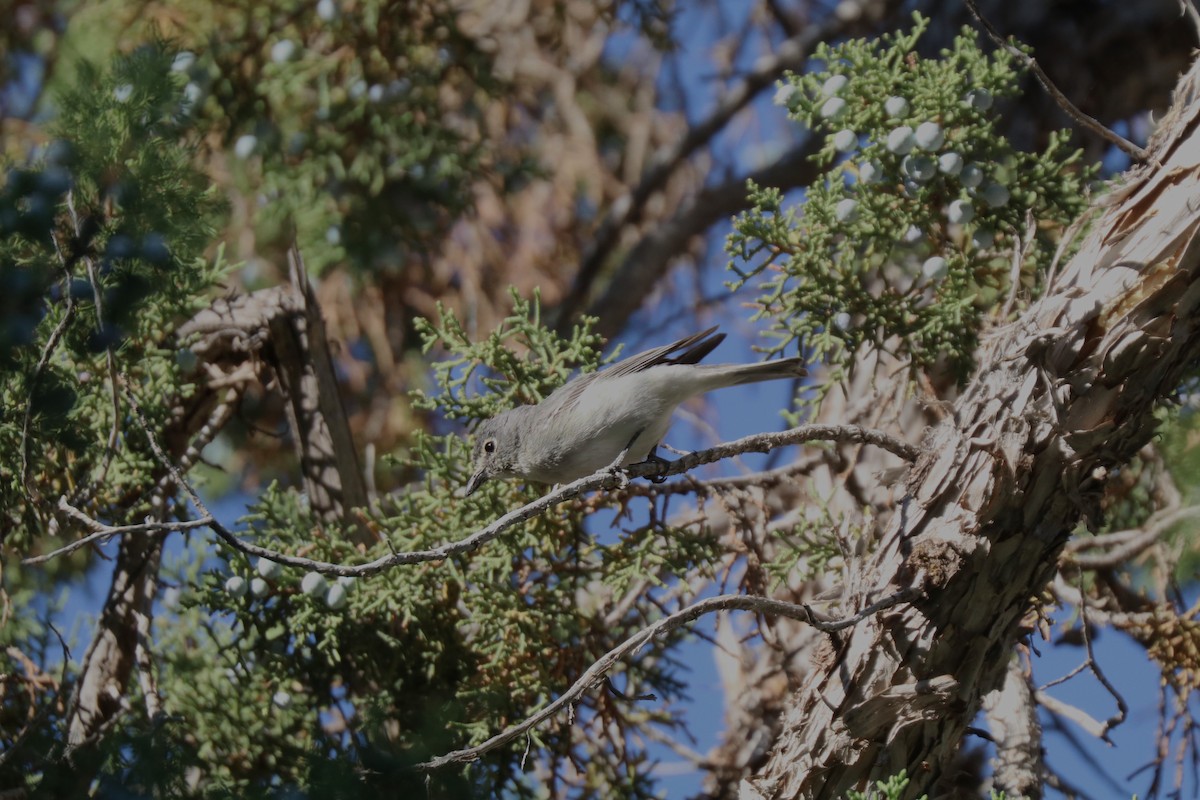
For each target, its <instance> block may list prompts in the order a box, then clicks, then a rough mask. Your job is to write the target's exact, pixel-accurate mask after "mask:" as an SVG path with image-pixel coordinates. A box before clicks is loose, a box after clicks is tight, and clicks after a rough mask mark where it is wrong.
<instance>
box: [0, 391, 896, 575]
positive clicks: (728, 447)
mask: <svg viewBox="0 0 1200 800" xmlns="http://www.w3.org/2000/svg"><path fill="white" fill-rule="evenodd" d="M129 399H130V403H131V405H132V406H133V409H134V412H135V419H137V421H138V422H139V424H141V426H142V430H143V432H144V433H145V434H146V436H147V438H148V439H149V440H150V447H151V449H152V450H153V451H154V453H155V455H156V456H157V457H158V458H159V460H160V461H162V462H163V463H164V466H165V467H166V468H167V469H168V470H169V471H170V472H171V474H172V476H173V477H174V478H175V481H176V482H177V483H178V484H179V486H181V487H182V488H183V490H184V491H185V492H186V493H187V495H188V497H189V498H190V499H191V501H192V503H193V504H194V505H195V506H196V509H197V510H198V511H199V512H200V514H201V515H202V516H203V517H204V518H206V519H207V520H208V521H209V522H208V526H209V527H210V528H212V530H213V532H214V533H216V534H217V536H218V537H220V538H221V539H222V540H223V541H224V542H225V543H226V544H228V545H229V546H230V547H232V548H233V549H235V550H238V551H239V552H242V553H245V554H246V555H248V556H257V557H259V558H265V559H267V560H268V561H275V562H277V563H279V564H283V565H285V566H289V567H297V568H299V569H305V570H309V571H311V572H320V573H323V574H326V575H337V576H346V577H352V578H363V577H367V576H368V575H375V574H377V573H380V572H383V571H384V570H386V569H390V568H392V567H396V566H400V565H402V564H419V563H424V562H428V561H444V560H446V559H447V558H450V557H451V556H455V555H458V554H460V553H466V552H470V551H472V550H475V549H476V548H478V547H481V546H482V545H484V544H487V543H488V542H490V541H492V540H493V539H496V538H498V537H499V536H500V535H501V534H503V533H504V532H505V531H507V530H508V529H509V528H511V527H513V526H514V525H517V524H519V523H521V522H524V521H525V520H527V519H532V518H533V517H536V516H538V515H539V514H542V513H543V512H545V511H547V510H549V509H550V508H553V507H554V506H556V505H558V504H559V503H561V502H563V501H564V500H570V499H571V498H573V497H578V496H579V495H581V494H583V493H584V492H589V491H592V490H594V489H616V488H620V487H623V486H625V485H626V484H628V482H629V480H630V478H640V477H647V476H650V475H653V476H656V477H657V476H669V475H679V474H682V473H684V472H687V471H688V470H691V469H694V468H695V467H698V466H700V465H702V464H711V463H713V462H715V461H720V460H721V459H723V458H728V457H729V456H734V455H739V454H741V453H766V452H769V451H771V450H774V449H775V448H778V447H786V446H789V445H794V444H800V443H802V442H813V441H827V442H841V443H862V444H872V445H876V446H878V447H881V448H883V449H885V450H887V451H888V452H891V453H894V454H895V455H897V456H899V457H900V458H903V459H905V460H906V461H913V460H915V459H916V458H917V456H918V455H919V454H920V450H919V449H918V448H916V447H914V446H913V445H911V444H909V443H908V442H905V441H902V440H900V439H897V438H895V437H894V436H891V435H890V434H887V433H884V432H883V431H878V430H873V429H870V428H863V427H861V426H859V425H800V426H798V427H795V428H791V429H789V430H786V431H778V432H773V433H760V434H757V435H754V436H746V437H743V438H741V439H737V440H734V441H732V442H727V443H725V444H721V445H717V446H716V447H712V448H709V449H708V450H700V451H697V452H695V453H689V454H688V455H686V456H683V457H681V458H679V459H676V460H675V461H672V462H670V463H669V464H667V465H666V466H665V467H664V466H662V465H660V464H657V463H652V462H644V463H641V464H634V465H632V466H630V467H627V468H625V469H624V470H622V471H620V472H614V471H612V470H609V469H604V470H601V471H599V472H597V473H595V474H594V475H589V476H588V477H586V478H580V479H579V480H577V481H574V482H573V483H568V484H566V485H565V486H560V487H559V488H557V489H555V490H554V491H551V492H550V493H549V494H546V495H544V496H542V497H539V498H538V499H537V500H534V501H533V502H530V503H526V504H525V505H523V506H521V507H520V508H517V509H514V510H512V511H510V512H508V513H507V514H505V515H504V516H502V517H500V518H499V519H497V520H495V521H494V522H492V523H491V524H490V525H487V526H486V527H484V528H481V529H480V530H478V531H476V532H475V533H473V534H471V535H470V536H467V537H466V538H464V539H459V540H458V541H455V542H448V543H446V544H442V545H438V546H437V547H434V548H431V549H429V550H414V551H409V552H395V553H389V554H388V555H386V556H382V557H380V558H377V559H375V560H374V561H369V562H367V563H366V564H358V565H355V566H348V565H345V564H334V563H331V562H328V561H317V560H314V559H311V558H303V557H301V556H293V555H288V554H285V553H280V552H278V551H276V550H271V549H270V548H267V547H260V546H259V545H256V544H251V543H249V542H247V541H245V540H243V539H240V538H238V536H236V535H235V534H234V533H232V532H231V531H230V530H229V529H228V528H226V527H225V526H224V525H223V524H221V523H220V522H218V521H217V520H216V518H215V517H214V515H213V514H211V513H209V511H208V508H207V507H206V506H205V505H204V501H203V500H201V499H200V496H199V495H198V494H197V493H196V491H195V490H194V489H193V488H192V487H191V485H190V484H189V483H188V482H187V479H186V478H185V477H184V476H183V475H182V474H180V473H179V470H178V469H176V468H175V467H174V465H173V464H170V463H168V462H167V461H166V454H165V453H163V451H162V448H161V447H159V446H158V443H157V441H156V440H155V438H154V436H153V435H152V434H151V432H150V430H149V428H148V427H146V426H145V424H144V420H142V419H141V411H140V409H139V408H138V406H137V405H136V402H137V401H136V400H134V399H133V398H132V397H130V398H129ZM75 513H78V514H82V513H83V512H80V511H78V509H73V510H72V514H73V515H74V514H75ZM89 526H90V527H92V528H93V529H94V530H95V531H96V532H97V533H99V532H101V531H106V532H107V533H111V534H115V533H121V531H120V530H119V529H117V528H112V527H105V526H104V525H103V523H100V522H98V521H96V520H90V522H89ZM136 527H137V528H138V530H139V531H141V530H144V529H148V528H147V526H136ZM177 528H179V525H178V523H173V524H163V525H161V526H160V527H159V528H158V529H159V530H175V529H177ZM22 563H29V562H28V561H25V562H22ZM35 563H36V562H35Z"/></svg>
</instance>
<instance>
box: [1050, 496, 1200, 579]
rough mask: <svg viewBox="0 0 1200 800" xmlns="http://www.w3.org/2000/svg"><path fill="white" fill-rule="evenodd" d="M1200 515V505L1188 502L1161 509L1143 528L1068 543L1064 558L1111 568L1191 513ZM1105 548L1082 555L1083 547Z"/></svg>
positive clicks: (1080, 564) (1079, 564) (1085, 566)
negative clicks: (1179, 506)
mask: <svg viewBox="0 0 1200 800" xmlns="http://www.w3.org/2000/svg"><path fill="white" fill-rule="evenodd" d="M1197 515H1200V506H1187V507H1185V508H1176V509H1172V510H1170V511H1165V512H1158V513H1156V514H1154V515H1152V516H1151V517H1150V519H1148V520H1146V523H1145V524H1144V525H1143V526H1142V527H1141V528H1131V529H1128V530H1123V531H1116V532H1114V533H1106V534H1103V535H1102V536H1093V537H1090V538H1087V539H1076V540H1075V541H1073V542H1071V543H1070V544H1068V545H1067V547H1066V551H1065V552H1064V554H1063V561H1065V562H1066V563H1068V564H1074V565H1075V566H1077V567H1080V568H1081V569H1108V568H1111V567H1115V566H1117V565H1118V564H1123V563H1125V562H1127V561H1128V560H1129V559H1131V558H1133V557H1134V556H1136V555H1138V554H1139V553H1141V552H1143V551H1144V550H1146V549H1147V548H1149V547H1151V546H1152V545H1154V544H1155V543H1156V542H1157V541H1158V540H1159V539H1161V538H1162V536H1163V534H1164V533H1166V532H1167V531H1168V530H1170V529H1171V527H1172V526H1174V525H1175V524H1176V523H1178V522H1180V521H1181V520H1184V519H1187V518H1188V517H1192V516H1197ZM1102 548H1111V549H1106V550H1105V552H1103V553H1100V554H1097V555H1080V554H1079V551H1080V550H1095V549H1102Z"/></svg>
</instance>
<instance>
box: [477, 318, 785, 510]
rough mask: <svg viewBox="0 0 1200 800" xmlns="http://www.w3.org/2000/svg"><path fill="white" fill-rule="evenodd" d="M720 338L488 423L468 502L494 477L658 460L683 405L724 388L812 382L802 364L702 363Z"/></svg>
mask: <svg viewBox="0 0 1200 800" xmlns="http://www.w3.org/2000/svg"><path fill="white" fill-rule="evenodd" d="M716 330H717V326H713V327H711V328H709V329H708V330H705V331H701V332H700V333H696V334H693V335H691V336H686V337H684V338H682V339H679V340H678V341H676V342H672V343H671V344H667V345H663V346H661V347H656V348H653V349H651V350H646V351H645V352H642V353H638V354H637V355H633V356H630V357H629V358H626V359H624V360H622V361H619V362H617V363H616V364H613V365H612V366H610V367H607V368H605V369H602V370H599V371H597V372H591V373H587V374H584V375H580V376H578V377H576V378H574V379H572V380H570V381H568V382H567V383H566V384H564V385H563V386H561V387H559V388H558V389H556V390H555V391H554V392H553V393H551V394H550V395H549V396H548V397H546V398H545V399H544V400H542V401H541V402H540V403H537V404H536V405H522V406H517V407H515V408H512V409H510V410H508V411H504V412H501V413H500V414H498V415H496V416H495V417H492V418H491V419H487V420H484V421H483V422H482V423H481V424H480V425H479V429H478V430H477V431H476V434H475V441H474V445H473V448H472V454H471V462H472V471H471V476H470V478H469V479H468V481H467V484H466V487H465V488H464V490H463V494H464V496H467V495H471V494H473V493H474V492H475V491H476V490H477V489H479V487H480V486H482V485H483V484H484V483H485V482H486V481H488V480H491V479H493V478H509V479H512V478H516V479H521V480H525V481H532V482H535V483H543V484H557V483H569V482H571V481H574V480H578V479H579V478H582V477H585V476H588V475H592V474H594V473H596V472H598V471H599V470H601V469H604V468H605V467H612V468H614V469H615V468H619V467H624V466H629V465H631V464H635V463H638V462H642V461H646V460H648V459H649V460H652V461H660V462H662V461H664V460H663V459H661V458H659V457H658V456H657V455H656V454H655V450H656V448H657V446H658V444H659V442H660V441H661V440H662V438H663V436H664V435H665V434H666V432H667V429H668V428H669V427H670V424H671V416H672V414H673V413H674V411H675V409H676V408H677V407H678V406H679V405H680V404H681V403H683V402H684V401H686V400H689V399H690V398H692V397H696V396H697V395H702V394H706V393H707V392H711V391H713V390H714V389H721V388H724V387H726V386H737V385H739V384H744V383H757V382H759V381H769V380H779V379H783V378H792V379H795V378H801V377H803V376H805V375H806V374H807V371H806V370H805V369H804V366H803V361H802V359H800V358H781V359H776V360H773V361H762V362H755V363H749V364H700V363H699V362H700V360H701V359H703V358H704V357H705V356H707V355H708V354H709V353H711V352H712V351H713V349H714V348H716V346H717V345H719V344H720V343H721V342H722V341H723V340H724V339H725V334H723V333H716Z"/></svg>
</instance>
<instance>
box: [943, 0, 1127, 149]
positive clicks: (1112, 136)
mask: <svg viewBox="0 0 1200 800" xmlns="http://www.w3.org/2000/svg"><path fill="white" fill-rule="evenodd" d="M967 8H968V9H970V11H971V15H972V16H973V17H975V19H976V20H977V21H978V22H979V26H980V27H981V28H983V30H984V31H985V32H986V33H987V35H988V37H989V38H990V39H991V40H992V41H993V42H995V43H996V46H997V47H999V48H1001V49H1002V50H1004V51H1005V52H1007V53H1008V54H1009V55H1010V56H1012V57H1013V58H1015V59H1017V61H1019V62H1021V63H1022V64H1024V65H1025V68H1026V69H1028V70H1029V71H1030V72H1032V73H1033V76H1034V77H1035V78H1037V82H1038V83H1040V84H1041V85H1042V88H1043V89H1045V90H1046V94H1048V95H1050V97H1051V98H1053V99H1054V102H1055V103H1057V104H1058V106H1059V108H1061V109H1062V110H1063V111H1065V112H1066V113H1067V116H1069V117H1070V118H1071V119H1073V120H1075V122H1076V123H1077V124H1079V125H1081V126H1083V127H1084V128H1086V129H1087V130H1089V131H1091V132H1092V133H1094V134H1096V135H1097V136H1099V137H1100V138H1101V139H1104V140H1105V141H1106V142H1109V143H1111V144H1114V145H1116V146H1117V147H1119V148H1120V149H1121V150H1122V151H1124V152H1125V153H1126V154H1127V155H1128V156H1129V157H1130V158H1132V159H1134V160H1135V161H1145V160H1146V159H1147V158H1149V157H1150V154H1149V152H1148V151H1147V150H1146V149H1145V148H1143V147H1138V146H1137V145H1136V144H1134V143H1133V142H1131V141H1129V140H1128V139H1126V138H1125V137H1124V136H1121V135H1120V134H1119V133H1117V132H1115V131H1113V130H1110V129H1109V128H1106V127H1105V126H1104V125H1102V124H1101V123H1100V122H1099V121H1098V120H1096V119H1095V118H1093V117H1090V116H1088V115H1087V114H1085V113H1083V112H1082V111H1080V110H1079V107H1078V106H1076V105H1075V104H1074V103H1072V102H1071V101H1070V100H1069V99H1068V98H1067V96H1066V95H1065V94H1063V93H1062V92H1061V91H1059V88H1058V87H1057V86H1055V85H1054V81H1052V80H1050V76H1049V75H1047V74H1046V71H1045V70H1043V69H1042V67H1041V65H1040V64H1038V63H1037V60H1036V59H1035V58H1033V56H1031V55H1029V54H1028V53H1026V52H1025V51H1024V50H1022V49H1020V48H1019V47H1016V46H1014V45H1013V44H1012V43H1011V42H1009V41H1008V40H1007V39H1005V38H1004V37H1003V36H1001V35H1000V33H999V31H997V30H996V29H995V28H993V27H992V24H991V23H990V22H988V21H987V20H986V19H985V18H984V16H983V14H982V13H980V11H979V7H978V6H977V5H976V4H975V0H967Z"/></svg>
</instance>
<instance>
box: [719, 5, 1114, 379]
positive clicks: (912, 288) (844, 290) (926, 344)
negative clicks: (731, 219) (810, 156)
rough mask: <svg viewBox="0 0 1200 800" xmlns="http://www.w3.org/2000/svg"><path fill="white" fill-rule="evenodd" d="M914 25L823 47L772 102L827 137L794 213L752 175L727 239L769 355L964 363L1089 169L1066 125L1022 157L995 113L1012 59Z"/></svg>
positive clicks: (1072, 211) (1081, 202)
mask: <svg viewBox="0 0 1200 800" xmlns="http://www.w3.org/2000/svg"><path fill="white" fill-rule="evenodd" d="M915 19H916V21H915V24H914V25H913V28H912V30H911V31H909V32H908V33H905V34H896V35H892V36H884V37H882V39H879V40H853V41H849V42H846V43H844V44H841V45H838V46H835V47H827V46H824V45H822V46H821V47H820V48H818V51H817V52H816V54H815V58H816V59H817V60H818V61H819V62H820V63H822V64H823V65H824V66H823V68H821V69H819V70H814V71H812V72H808V73H805V74H802V75H797V74H792V75H789V76H788V77H787V79H786V80H785V81H784V82H783V83H782V84H781V85H780V88H779V91H778V93H777V95H776V100H777V102H778V103H780V104H781V105H783V106H785V107H786V108H787V110H788V115H789V116H790V117H791V118H792V119H794V120H795V121H797V122H799V123H802V124H804V125H806V126H807V127H808V128H809V129H810V130H811V131H812V135H815V136H821V137H823V138H824V145H823V147H822V148H821V150H820V152H819V153H818V154H817V155H816V159H817V160H818V162H819V163H820V164H822V165H823V166H824V168H825V171H824V174H823V177H822V178H821V179H820V180H818V181H816V182H814V184H813V185H812V186H810V187H809V188H808V190H807V192H806V195H805V198H804V202H803V203H802V204H800V205H798V206H793V205H789V204H788V203H787V202H785V199H784V197H783V195H782V194H781V193H780V192H779V191H778V190H776V189H771V188H768V187H760V186H755V185H753V184H751V186H750V191H751V198H752V201H753V208H751V209H750V210H749V211H746V212H745V213H743V214H741V215H740V216H739V217H738V218H737V219H736V221H735V224H734V228H735V229H734V232H733V233H732V234H731V235H730V236H729V240H728V244H727V250H728V252H729V254H730V255H731V256H733V257H734V259H735V261H734V262H733V263H732V264H731V266H730V268H731V269H732V270H733V271H735V272H736V273H737V276H738V277H737V280H736V281H734V286H735V287H740V286H742V285H744V284H746V283H747V282H751V281H755V282H757V285H758V286H759V287H760V289H761V294H760V296H759V298H758V306H759V313H758V316H759V317H761V318H766V319H769V320H771V322H772V327H773V330H774V332H775V335H776V337H777V344H775V345H774V347H773V348H772V349H773V350H774V351H781V350H783V349H784V348H785V347H788V346H790V345H792V344H793V343H797V344H798V345H799V346H800V348H801V349H802V351H805V352H808V353H811V355H812V356H813V357H814V359H819V360H825V361H828V362H829V363H830V364H831V365H833V366H834V367H835V369H834V370H833V377H834V378H835V379H836V378H837V377H838V376H840V375H841V374H842V373H841V370H842V369H844V368H845V367H846V366H847V365H848V364H849V361H850V358H851V355H852V354H853V353H854V352H855V351H856V350H857V349H858V348H859V347H860V346H861V345H862V344H864V343H870V344H873V345H876V346H884V345H885V343H887V346H888V347H889V348H891V349H894V350H896V351H898V352H899V353H900V354H902V355H904V356H907V357H909V358H911V360H912V363H913V365H914V366H920V365H930V364H933V363H935V362H937V361H939V360H940V359H948V360H949V361H950V362H951V363H952V364H953V365H955V366H956V367H957V368H958V369H959V370H960V371H962V370H965V369H966V368H967V367H968V366H969V362H970V358H971V353H972V351H973V349H974V346H975V342H976V340H977V336H978V332H979V330H980V326H981V324H982V320H983V318H984V316H985V315H987V314H990V313H993V312H995V311H996V310H997V309H998V307H999V306H1000V305H1001V304H1003V303H1004V301H1005V299H1006V297H1007V296H1008V294H1009V292H1011V291H1018V290H1019V291H1020V295H1021V296H1023V297H1028V296H1029V295H1030V294H1032V293H1036V291H1037V290H1038V288H1039V286H1040V283H1039V282H1040V281H1041V280H1042V278H1043V276H1044V275H1045V273H1046V271H1047V269H1048V267H1049V264H1050V262H1051V259H1052V257H1053V254H1054V249H1055V244H1056V240H1057V238H1058V235H1059V232H1060V231H1061V229H1062V228H1063V227H1064V226H1065V225H1066V224H1068V223H1069V222H1071V221H1072V220H1074V219H1075V218H1076V217H1077V216H1078V215H1079V214H1080V213H1082V211H1083V209H1084V208H1085V206H1086V202H1087V191H1086V188H1087V186H1088V183H1089V181H1090V179H1091V178H1092V176H1093V175H1094V173H1095V170H1094V169H1093V168H1087V167H1084V166H1082V165H1080V164H1079V153H1078V152H1077V151H1073V150H1071V149H1070V148H1069V147H1068V145H1067V134H1066V132H1062V133H1060V134H1059V135H1056V136H1053V137H1051V140H1050V142H1049V143H1048V144H1047V146H1046V149H1045V150H1044V151H1042V152H1040V153H1025V152H1020V151H1018V150H1015V149H1014V148H1013V147H1012V146H1011V145H1010V144H1009V142H1008V141H1007V140H1006V139H1005V138H1004V137H1003V136H1001V135H1000V134H999V133H998V132H997V130H996V121H997V117H996V116H995V113H994V108H993V106H994V103H995V102H996V101H998V100H1001V99H1003V98H1006V97H1011V96H1012V95H1014V94H1015V93H1016V92H1017V89H1018V80H1019V78H1020V73H1019V72H1018V70H1017V68H1016V66H1015V65H1014V64H1013V63H1012V59H1011V57H1010V56H1008V55H1007V54H1006V53H1004V52H995V53H991V54H985V53H984V52H983V51H981V50H980V49H979V46H978V45H977V43H976V41H975V35H974V34H973V33H972V32H970V31H969V30H967V31H964V32H963V34H962V35H960V36H959V37H958V38H957V39H956V40H955V42H954V45H953V47H951V48H949V49H948V50H946V51H944V52H942V53H941V54H940V56H939V57H938V58H924V57H922V56H920V55H918V54H917V52H916V49H915V48H916V45H917V42H918V40H919V39H920V37H921V35H922V34H923V33H924V31H925V29H926V27H927V25H928V21H927V20H926V19H924V18H922V17H920V16H919V15H918V16H916V18H915ZM1028 219H1034V220H1037V227H1036V231H1035V233H1034V235H1033V236H1032V237H1030V236H1029V235H1027V232H1026V228H1027V225H1028V223H1027V220H1028ZM1018 237H1020V238H1021V242H1020V244H1021V258H1020V268H1019V273H1018V274H1017V280H1018V283H1019V285H1018V286H1015V287H1014V286H1012V285H1011V282H1010V277H1011V275H1012V273H1013V268H1012V262H1013V256H1012V252H1013V249H1014V247H1016V246H1017V238H1018ZM1026 240H1030V241H1026Z"/></svg>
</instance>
